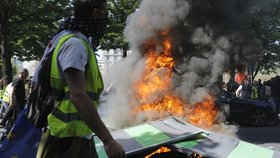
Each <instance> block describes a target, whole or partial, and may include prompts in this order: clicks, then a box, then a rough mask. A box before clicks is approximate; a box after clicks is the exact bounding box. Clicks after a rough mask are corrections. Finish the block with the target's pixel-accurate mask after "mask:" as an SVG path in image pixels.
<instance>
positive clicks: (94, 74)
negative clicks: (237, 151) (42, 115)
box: [48, 34, 103, 138]
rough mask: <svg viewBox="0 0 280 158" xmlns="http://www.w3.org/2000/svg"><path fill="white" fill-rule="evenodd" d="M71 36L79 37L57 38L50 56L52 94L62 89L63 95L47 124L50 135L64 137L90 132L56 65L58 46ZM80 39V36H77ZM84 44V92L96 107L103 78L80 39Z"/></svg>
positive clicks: (94, 59) (93, 55)
mask: <svg viewBox="0 0 280 158" xmlns="http://www.w3.org/2000/svg"><path fill="white" fill-rule="evenodd" d="M71 37H74V38H79V37H77V35H74V34H68V35H65V36H62V37H61V39H60V40H59V42H58V44H57V46H56V47H55V50H54V52H53V57H52V66H51V87H52V91H53V93H54V94H61V92H62V91H64V96H63V98H62V99H61V100H60V101H57V103H56V105H55V108H54V110H53V112H52V113H51V114H50V115H49V116H48V124H49V128H50V132H51V135H53V136H56V137H59V138H64V137H73V136H86V135H90V134H92V131H91V130H90V129H89V128H88V126H87V125H86V124H85V123H84V122H83V121H82V120H81V118H80V116H79V114H78V112H77V109H76V107H75V106H74V105H73V104H72V102H71V101H70V92H69V88H68V87H67V85H66V84H65V81H63V80H62V78H61V76H60V71H59V67H58V56H59V49H60V47H61V46H62V45H63V44H64V43H65V42H66V41H67V40H68V39H69V38H71ZM79 39H81V38H79ZM81 40H82V42H83V44H84V46H85V47H86V48H87V50H88V51H87V52H88V53H90V54H89V55H88V57H89V60H88V63H87V67H86V70H85V78H86V92H87V94H88V96H89V97H90V98H91V100H92V103H93V106H94V107H97V104H98V98H99V96H100V94H101V92H102V90H103V80H102V77H101V73H100V71H99V69H98V64H97V60H96V58H95V54H94V53H93V51H92V49H91V47H90V46H89V45H88V44H87V42H86V41H84V40H83V39H81Z"/></svg>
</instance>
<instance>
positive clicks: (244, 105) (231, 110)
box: [216, 90, 278, 126]
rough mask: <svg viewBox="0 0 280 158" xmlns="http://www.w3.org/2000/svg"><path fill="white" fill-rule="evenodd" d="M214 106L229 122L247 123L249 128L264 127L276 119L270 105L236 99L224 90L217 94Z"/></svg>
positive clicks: (246, 99)
mask: <svg viewBox="0 0 280 158" xmlns="http://www.w3.org/2000/svg"><path fill="white" fill-rule="evenodd" d="M216 105H218V109H219V110H220V111H222V112H223V113H224V114H225V116H226V119H227V121H229V122H236V123H247V124H249V125H251V126H265V125H267V123H268V122H271V121H276V119H278V116H277V114H276V112H273V110H272V106H271V104H270V103H268V102H263V101H259V100H253V99H248V98H240V97H236V96H235V95H234V94H231V93H229V92H227V91H225V90H223V91H222V92H221V93H220V94H219V96H218V98H217V99H216Z"/></svg>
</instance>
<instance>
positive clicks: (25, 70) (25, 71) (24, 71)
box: [19, 68, 29, 80]
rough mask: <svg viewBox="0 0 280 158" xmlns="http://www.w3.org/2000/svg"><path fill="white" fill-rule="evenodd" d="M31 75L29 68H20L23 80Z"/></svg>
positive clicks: (20, 75)
mask: <svg viewBox="0 0 280 158" xmlns="http://www.w3.org/2000/svg"><path fill="white" fill-rule="evenodd" d="M28 75H29V72H28V70H27V69H25V68H23V69H21V70H20V72H19V77H20V78H21V79H22V80H26V78H27V77H28Z"/></svg>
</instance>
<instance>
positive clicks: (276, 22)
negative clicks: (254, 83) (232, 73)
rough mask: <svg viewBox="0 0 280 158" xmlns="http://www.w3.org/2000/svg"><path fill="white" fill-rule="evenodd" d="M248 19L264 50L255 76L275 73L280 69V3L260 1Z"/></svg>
mask: <svg viewBox="0 0 280 158" xmlns="http://www.w3.org/2000/svg"><path fill="white" fill-rule="evenodd" d="M248 17H249V18H248V19H249V22H250V27H251V28H252V29H254V30H255V31H256V33H257V38H259V39H260V40H261V41H262V44H263V48H264V50H263V51H262V52H261V53H259V54H258V58H257V59H258V60H257V63H256V66H255V74H254V76H255V75H256V74H257V73H258V72H260V73H262V74H270V73H275V72H276V70H277V69H279V68H280V62H279V61H280V1H279V0H258V1H257V3H256V5H254V7H252V8H251V9H250V11H249V16H248ZM248 19H246V20H247V21H248Z"/></svg>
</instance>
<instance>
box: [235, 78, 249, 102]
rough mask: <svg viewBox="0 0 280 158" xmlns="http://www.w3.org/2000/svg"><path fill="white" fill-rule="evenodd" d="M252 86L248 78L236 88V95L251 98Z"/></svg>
mask: <svg viewBox="0 0 280 158" xmlns="http://www.w3.org/2000/svg"><path fill="white" fill-rule="evenodd" d="M251 91H252V87H251V85H250V84H249V81H248V80H247V79H244V81H242V82H241V85H240V86H239V87H238V88H237V90H236V96H237V97H240V98H251Z"/></svg>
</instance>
